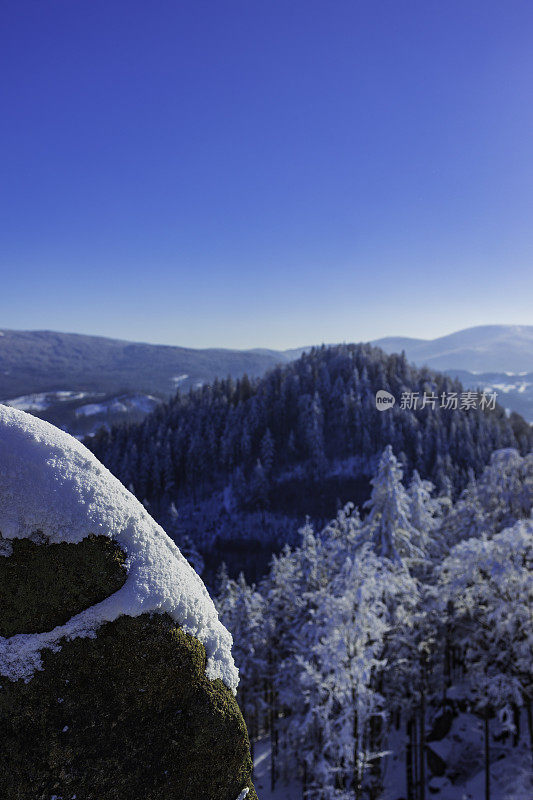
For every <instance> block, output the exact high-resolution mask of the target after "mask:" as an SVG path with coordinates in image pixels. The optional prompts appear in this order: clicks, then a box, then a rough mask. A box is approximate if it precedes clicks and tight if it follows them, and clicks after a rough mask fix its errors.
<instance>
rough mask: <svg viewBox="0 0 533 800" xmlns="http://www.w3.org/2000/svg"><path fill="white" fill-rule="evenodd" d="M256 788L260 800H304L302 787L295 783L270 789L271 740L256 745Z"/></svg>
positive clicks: (281, 784)
mask: <svg viewBox="0 0 533 800" xmlns="http://www.w3.org/2000/svg"><path fill="white" fill-rule="evenodd" d="M254 786H255V789H256V792H257V796H258V797H259V800H302V787H301V785H300V783H299V782H297V781H294V782H292V783H290V784H289V785H287V784H283V783H281V782H278V784H277V785H276V788H275V789H274V791H272V790H271V788H270V739H269V738H268V737H266V738H264V739H260V740H259V741H258V742H256V743H255V752H254Z"/></svg>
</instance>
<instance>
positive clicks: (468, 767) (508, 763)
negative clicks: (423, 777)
mask: <svg viewBox="0 0 533 800" xmlns="http://www.w3.org/2000/svg"><path fill="white" fill-rule="evenodd" d="M524 723H525V720H524ZM430 746H431V748H432V749H433V750H434V752H436V753H438V754H440V755H441V756H443V757H444V758H445V759H446V761H447V762H448V763H453V764H454V769H455V770H456V771H457V772H458V773H459V775H460V777H459V778H458V779H457V780H456V781H455V782H454V783H452V782H451V781H450V779H449V778H448V777H446V776H442V777H438V776H432V774H431V771H430V770H428V780H427V792H426V796H427V797H428V799H429V798H435V800H484V798H485V773H484V768H483V728H482V722H481V721H480V719H479V717H476V716H474V715H473V714H460V715H459V716H458V717H457V718H456V719H455V720H454V722H453V725H452V728H451V730H450V733H449V734H448V736H446V737H445V738H444V739H442V740H441V741H440V742H432V743H431V744H430ZM388 749H389V752H390V755H388V756H386V757H385V759H384V764H383V768H384V778H385V787H384V793H383V797H382V800H400V798H405V797H406V796H407V788H406V778H405V735H404V731H403V730H399V731H394V732H393V733H392V735H391V737H390V738H389V742H388ZM491 758H492V762H493V763H492V766H491V770H490V775H491V794H490V796H491V800H533V771H532V770H531V767H530V764H531V754H530V752H529V747H528V744H527V741H526V736H525V735H524V737H523V739H522V742H521V744H519V745H518V747H512V746H511V745H510V743H507V744H499V743H497V742H492V744H491ZM254 784H255V788H256V790H257V794H258V797H259V800H302V787H301V784H300V783H299V781H297V780H294V781H293V782H292V783H290V784H289V785H287V784H283V783H282V782H278V783H277V785H276V788H275V789H274V791H272V790H271V788H270V740H269V738H268V737H265V738H264V739H261V740H259V741H258V742H256V744H255V754H254Z"/></svg>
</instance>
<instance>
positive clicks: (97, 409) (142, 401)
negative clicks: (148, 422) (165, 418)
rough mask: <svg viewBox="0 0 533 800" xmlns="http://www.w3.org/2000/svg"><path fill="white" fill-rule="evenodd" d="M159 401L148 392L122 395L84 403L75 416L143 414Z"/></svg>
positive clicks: (151, 409)
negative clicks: (133, 412) (145, 393)
mask: <svg viewBox="0 0 533 800" xmlns="http://www.w3.org/2000/svg"><path fill="white" fill-rule="evenodd" d="M158 403H159V400H158V399H157V397H153V396H152V395H150V394H147V395H144V394H136V395H123V396H121V397H115V398H113V399H112V400H105V401H103V402H102V403H86V404H85V405H82V406H79V407H78V408H77V409H76V416H77V417H93V416H95V415H96V414H126V413H128V412H129V411H134V410H135V411H142V412H143V413H144V414H148V413H150V411H153V410H154V408H155V407H156V405H157V404H158Z"/></svg>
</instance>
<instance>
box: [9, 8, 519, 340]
mask: <svg viewBox="0 0 533 800" xmlns="http://www.w3.org/2000/svg"><path fill="white" fill-rule="evenodd" d="M0 76H1V77H0V109H1V113H0V159H1V167H0V192H1V200H0V206H1V207H0V327H3V328H19V329H26V328H28V329H36V328H48V329H55V330H62V331H77V332H82V333H94V334H102V335H108V336H116V337H121V338H129V339H136V340H144V341H150V342H163V343H171V344H180V345H187V346H193V347H196V346H198V347H204V346H228V347H256V346H264V347H291V346H298V345H303V344H309V343H313V342H317V343H318V342H322V341H325V342H334V341H343V340H344V341H360V340H367V339H372V338H376V337H379V336H386V335H410V336H420V337H425V338H432V337H434V336H438V335H442V334H445V333H449V332H451V331H453V330H456V329H458V328H464V327H468V326H470V325H477V324H490V323H507V324H513V323H515V324H531V323H533V3H532V2H531V0H320V2H318V1H317V0H234V1H233V0H209V1H204V0H34V2H28V0H3V2H2V3H1V7H0Z"/></svg>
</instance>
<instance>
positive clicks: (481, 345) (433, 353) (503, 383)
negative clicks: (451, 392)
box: [373, 325, 533, 423]
mask: <svg viewBox="0 0 533 800" xmlns="http://www.w3.org/2000/svg"><path fill="white" fill-rule="evenodd" d="M373 344H375V345H376V346H378V347H381V348H382V350H384V351H385V352H386V353H401V351H402V350H404V351H405V353H406V356H407V358H408V359H409V361H412V362H413V363H414V364H416V365H417V366H419V367H422V366H424V365H427V366H429V367H431V368H433V369H438V370H440V371H441V372H445V373H446V374H448V375H450V376H451V377H454V378H455V377H457V378H459V380H460V381H461V383H462V384H463V385H464V386H465V387H466V388H468V389H478V388H481V389H485V390H486V391H490V392H497V394H498V400H499V402H500V403H501V405H502V406H504V407H505V408H507V409H509V411H516V412H517V413H518V414H521V415H522V416H523V417H524V419H526V420H527V421H528V422H530V423H533V325H483V326H479V327H475V328H467V329H465V330H462V331H457V332H456V333H452V334H450V335H449V336H441V337H439V338H438V339H432V340H425V339H409V338H406V337H401V336H398V337H388V338H385V339H377V340H376V341H374V342H373Z"/></svg>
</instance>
